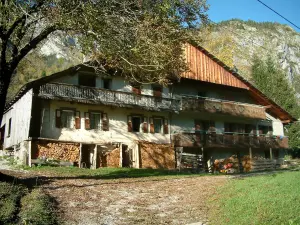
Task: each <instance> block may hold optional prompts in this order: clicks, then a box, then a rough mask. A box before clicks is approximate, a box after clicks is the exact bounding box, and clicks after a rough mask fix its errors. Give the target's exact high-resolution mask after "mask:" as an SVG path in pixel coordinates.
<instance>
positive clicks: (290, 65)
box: [198, 19, 300, 93]
mask: <svg viewBox="0 0 300 225" xmlns="http://www.w3.org/2000/svg"><path fill="white" fill-rule="evenodd" d="M198 42H199V44H200V45H202V46H203V47H204V48H206V49H207V50H209V51H210V52H211V53H212V54H214V55H216V56H217V57H218V58H220V59H221V60H223V61H224V62H225V63H226V64H228V65H229V66H230V67H232V68H233V67H234V66H235V67H236V68H237V69H238V71H239V73H240V74H241V75H242V76H244V77H245V78H247V79H249V80H251V66H252V65H251V64H252V59H253V56H254V55H258V56H259V57H260V58H261V59H267V57H268V56H271V57H272V58H274V59H275V61H276V63H278V64H279V65H280V67H281V68H282V69H283V70H284V71H285V74H286V77H287V79H288V81H289V83H290V84H293V86H294V87H295V88H296V89H297V91H298V93H300V90H298V89H299V85H294V84H295V83H297V82H298V83H299V79H300V78H299V75H300V34H299V33H297V32H296V31H295V30H293V29H292V28H291V27H289V26H287V25H282V24H279V23H272V22H260V23H259V22H255V21H251V20H249V21H242V20H238V19H234V20H228V21H223V22H220V23H218V24H216V25H211V26H210V27H207V28H206V29H203V30H202V31H201V32H200V35H199V40H198Z"/></svg>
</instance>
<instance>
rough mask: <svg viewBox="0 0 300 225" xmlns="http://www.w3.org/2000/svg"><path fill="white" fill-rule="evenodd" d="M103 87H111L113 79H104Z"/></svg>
mask: <svg viewBox="0 0 300 225" xmlns="http://www.w3.org/2000/svg"><path fill="white" fill-rule="evenodd" d="M103 88H104V89H108V90H110V89H111V79H107V78H106V79H103Z"/></svg>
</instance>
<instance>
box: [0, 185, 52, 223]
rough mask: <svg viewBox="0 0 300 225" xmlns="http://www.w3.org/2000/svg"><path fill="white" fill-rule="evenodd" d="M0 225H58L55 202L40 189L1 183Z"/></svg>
mask: <svg viewBox="0 0 300 225" xmlns="http://www.w3.org/2000/svg"><path fill="white" fill-rule="evenodd" d="M0 224H32V225H52V224H57V217H56V214H55V210H54V204H53V201H52V200H51V199H50V198H49V197H48V196H47V195H46V194H44V193H43V192H42V191H41V190H40V189H34V190H33V191H32V192H29V190H28V188H26V187H25V186H23V185H21V184H11V183H7V182H0Z"/></svg>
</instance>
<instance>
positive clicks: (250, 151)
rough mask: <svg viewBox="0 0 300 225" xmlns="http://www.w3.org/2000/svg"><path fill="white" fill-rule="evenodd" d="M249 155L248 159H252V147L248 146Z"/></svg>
mask: <svg viewBox="0 0 300 225" xmlns="http://www.w3.org/2000/svg"><path fill="white" fill-rule="evenodd" d="M249 156H250V159H252V149H251V147H250V148H249Z"/></svg>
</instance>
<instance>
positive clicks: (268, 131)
mask: <svg viewBox="0 0 300 225" xmlns="http://www.w3.org/2000/svg"><path fill="white" fill-rule="evenodd" d="M258 131H259V134H260V135H272V134H273V128H272V127H271V126H258Z"/></svg>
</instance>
